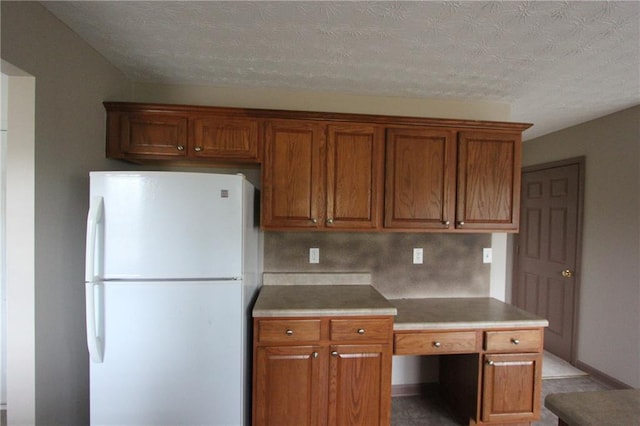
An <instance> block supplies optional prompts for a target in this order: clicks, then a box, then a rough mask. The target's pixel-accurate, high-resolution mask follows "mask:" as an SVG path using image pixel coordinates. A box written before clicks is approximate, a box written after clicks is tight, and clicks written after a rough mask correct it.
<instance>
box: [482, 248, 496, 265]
mask: <svg viewBox="0 0 640 426" xmlns="http://www.w3.org/2000/svg"><path fill="white" fill-rule="evenodd" d="M492 261H493V250H491V249H490V248H483V249H482V263H491V262H492Z"/></svg>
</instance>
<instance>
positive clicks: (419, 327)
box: [393, 320, 549, 331]
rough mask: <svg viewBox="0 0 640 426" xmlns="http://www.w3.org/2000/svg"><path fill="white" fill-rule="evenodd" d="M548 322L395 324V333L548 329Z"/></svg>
mask: <svg viewBox="0 0 640 426" xmlns="http://www.w3.org/2000/svg"><path fill="white" fill-rule="evenodd" d="M548 325H549V321H547V320H508V321H462V322H431V323H430V322H414V323H409V322H394V323H393V330H394V331H429V330H471V329H478V328H491V329H506V328H522V327H536V328H538V327H547V326H548Z"/></svg>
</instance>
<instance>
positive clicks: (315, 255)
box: [309, 248, 320, 263]
mask: <svg viewBox="0 0 640 426" xmlns="http://www.w3.org/2000/svg"><path fill="white" fill-rule="evenodd" d="M309 263H320V249H319V248H310V249H309Z"/></svg>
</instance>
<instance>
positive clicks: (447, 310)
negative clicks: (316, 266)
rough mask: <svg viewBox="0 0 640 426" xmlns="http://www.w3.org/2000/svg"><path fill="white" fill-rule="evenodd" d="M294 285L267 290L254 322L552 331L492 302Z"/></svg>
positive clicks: (343, 286)
mask: <svg viewBox="0 0 640 426" xmlns="http://www.w3.org/2000/svg"><path fill="white" fill-rule="evenodd" d="M298 281H299V280H298ZM365 281H366V280H365ZM274 282H278V281H274ZM293 282H294V281H292V282H286V284H285V285H275V284H269V285H264V286H263V287H262V288H261V290H260V294H259V295H258V299H257V300H256V303H255V305H254V308H253V316H254V317H298V316H315V317H317V316H356V315H360V316H369V315H393V316H395V318H394V330H398V331H399V330H439V329H478V328H522V327H546V326H548V325H549V323H548V321H547V320H546V319H543V318H540V317H537V316H535V315H533V314H530V313H528V312H526V311H524V310H521V309H519V308H516V307H515V306H512V305H509V304H507V303H504V302H501V301H499V300H497V299H493V298H489V297H482V298H424V299H390V300H389V299H386V298H385V297H384V296H383V295H382V294H380V292H378V291H377V290H376V289H375V288H374V287H373V286H371V285H368V284H345V283H339V284H336V285H325V284H323V285H318V284H294V283H293Z"/></svg>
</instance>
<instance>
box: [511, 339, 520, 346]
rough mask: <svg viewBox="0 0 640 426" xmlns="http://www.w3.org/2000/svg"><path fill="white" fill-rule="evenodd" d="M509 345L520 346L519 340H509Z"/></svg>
mask: <svg viewBox="0 0 640 426" xmlns="http://www.w3.org/2000/svg"><path fill="white" fill-rule="evenodd" d="M511 343H513V344H514V345H519V344H520V340H519V339H511Z"/></svg>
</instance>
